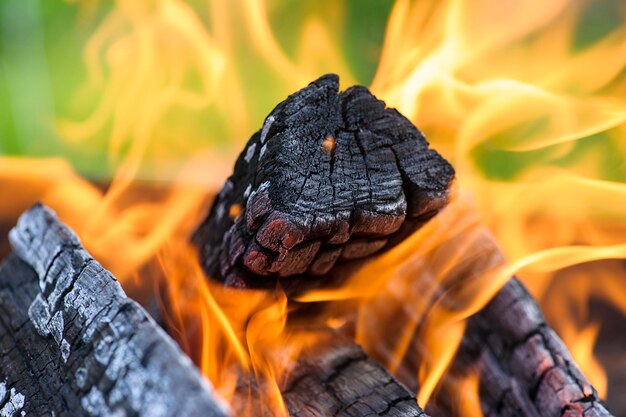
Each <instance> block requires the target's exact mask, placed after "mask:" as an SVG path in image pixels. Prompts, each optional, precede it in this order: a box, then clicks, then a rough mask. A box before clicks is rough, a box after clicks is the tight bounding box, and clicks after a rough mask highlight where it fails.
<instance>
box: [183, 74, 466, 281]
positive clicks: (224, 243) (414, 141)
mask: <svg viewBox="0 0 626 417" xmlns="http://www.w3.org/2000/svg"><path fill="white" fill-rule="evenodd" d="M338 89H339V79H338V77H337V76H336V75H325V76H323V77H321V78H319V79H318V80H316V81H314V82H313V83H311V84H310V85H309V86H307V87H306V88H303V89H302V90H300V91H298V92H296V93H294V94H292V95H291V96H289V97H288V98H287V99H286V100H285V101H283V102H282V103H280V104H279V105H278V106H276V108H275V109H274V110H273V111H272V112H271V113H270V115H269V116H268V117H267V119H266V120H265V124H264V125H263V127H262V129H261V130H260V131H258V132H257V133H255V134H254V135H253V136H252V138H250V140H249V141H248V143H247V145H246V148H245V150H244V151H243V152H242V153H241V155H240V156H239V158H238V160H237V162H236V164H235V170H234V173H233V175H232V176H231V177H230V178H229V180H228V181H227V182H226V185H225V186H224V188H223V189H222V191H221V193H220V194H219V196H218V197H217V199H216V201H215V202H214V204H213V208H212V209H211V212H210V214H209V216H208V218H207V219H206V220H205V222H204V223H203V224H202V226H200V228H199V229H198V230H197V232H196V233H195V236H194V240H195V242H196V243H197V245H198V246H199V248H200V252H201V258H202V261H203V263H204V267H205V269H206V272H207V274H208V275H210V276H211V277H213V278H215V279H219V280H222V281H224V282H225V283H226V284H227V285H232V286H239V287H271V286H273V285H275V283H276V280H277V279H280V278H283V277H305V276H306V277H309V280H308V281H309V282H311V281H314V282H319V281H320V280H322V279H324V280H329V279H337V278H341V276H343V275H345V273H343V272H341V271H344V270H345V269H346V268H349V267H351V266H354V265H355V264H358V263H359V262H360V261H362V260H363V259H366V258H368V257H369V256H371V255H373V254H376V253H381V252H383V251H385V250H387V249H389V248H391V247H392V246H393V245H395V244H396V243H398V242H399V241H400V240H402V239H403V238H404V237H406V236H407V235H408V234H410V233H411V232H412V231H414V230H415V229H416V228H418V227H419V226H420V225H422V224H423V223H424V222H426V221H427V220H428V219H429V218H431V217H432V216H434V215H435V214H436V213H437V212H438V211H439V209H441V208H442V207H443V206H444V205H445V204H446V202H447V201H448V194H449V192H448V188H449V185H450V182H451V181H452V179H453V176H454V171H453V169H452V167H451V166H450V165H449V164H448V163H447V162H446V161H445V160H444V159H443V158H442V157H441V156H440V155H439V154H438V153H437V152H436V151H434V150H432V149H428V143H427V142H426V140H425V139H424V137H423V135H422V134H421V133H420V131H419V130H417V129H416V128H415V126H413V124H411V122H410V121H408V120H407V119H406V118H405V117H403V116H402V115H401V114H400V113H398V112H397V111H396V110H394V109H389V108H385V104H384V103H383V102H382V101H380V100H377V99H376V98H375V97H374V96H373V95H372V94H371V93H370V92H369V91H368V90H367V89H366V88H365V87H358V86H357V87H352V88H350V89H348V90H346V91H344V92H341V93H339V91H338ZM282 281H283V282H282V284H283V286H288V287H290V286H292V284H290V283H289V282H288V281H292V280H291V279H289V280H282ZM299 281H301V282H299V283H297V284H294V286H295V287H296V288H297V289H302V286H303V285H304V284H303V282H305V280H299Z"/></svg>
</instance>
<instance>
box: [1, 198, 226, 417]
mask: <svg viewBox="0 0 626 417" xmlns="http://www.w3.org/2000/svg"><path fill="white" fill-rule="evenodd" d="M10 242H11V246H12V248H13V254H12V255H10V256H9V258H8V259H7V260H6V261H5V262H4V263H3V264H2V266H1V267H0V414H1V415H3V416H19V415H36V416H44V415H57V416H70V415H71V416H75V415H89V416H110V415H133V416H170V415H181V416H225V415H226V412H225V409H224V408H223V405H222V404H221V402H220V401H219V400H218V399H217V398H216V397H215V396H214V394H213V392H212V388H211V387H210V385H209V383H208V382H207V381H206V380H204V379H203V377H202V376H201V375H200V373H199V372H198V371H197V369H196V368H194V366H193V365H192V363H191V361H190V360H189V359H188V358H187V356H186V355H184V354H183V353H182V352H181V351H180V349H179V348H178V347H177V346H176V344H175V343H174V342H173V341H172V340H171V339H170V338H169V337H168V336H167V335H166V334H165V332H164V331H163V330H162V329H161V328H160V327H159V326H158V325H156V323H155V322H154V321H153V320H152V319H151V318H150V317H149V316H148V314H147V313H146V312H145V310H143V308H141V307H140V306H139V305H138V304H137V303H136V302H134V301H132V300H130V299H129V298H127V297H126V295H125V294H124V292H123V290H122V288H121V286H120V285H119V283H118V282H117V280H116V279H115V278H114V277H113V276H112V275H111V274H110V273H109V272H108V271H106V270H105V269H104V268H103V267H102V266H101V265H100V264H98V263H97V262H96V261H95V260H94V259H93V258H92V257H91V256H90V255H89V254H88V253H87V252H86V251H85V250H84V249H83V248H82V247H81V245H80V242H79V240H78V239H77V237H76V236H75V235H74V234H73V233H72V232H71V231H70V230H69V229H68V228H67V227H65V226H63V225H62V224H61V223H59V221H58V220H57V218H56V217H55V215H54V214H53V213H52V212H51V211H50V210H48V209H46V208H44V207H42V206H40V205H38V206H35V207H34V208H32V209H31V210H30V211H28V212H26V213H25V214H24V215H23V216H22V217H21V218H20V220H19V222H18V224H17V226H16V227H15V228H14V229H13V230H12V231H11V233H10Z"/></svg>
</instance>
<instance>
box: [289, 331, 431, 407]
mask: <svg viewBox="0 0 626 417" xmlns="http://www.w3.org/2000/svg"><path fill="white" fill-rule="evenodd" d="M282 394H283V398H284V400H285V404H286V406H287V409H288V410H289V414H290V416H291V417H324V416H336V417H364V416H370V417H374V416H389V417H400V416H402V417H427V416H426V414H425V413H424V412H423V411H422V409H421V408H420V407H419V406H418V405H417V400H416V398H415V395H414V394H413V393H412V392H410V391H409V390H407V388H406V387H404V386H403V385H402V384H400V383H399V382H398V381H396V380H395V378H394V377H393V376H392V375H391V374H390V373H389V372H388V371H387V370H386V369H385V368H383V367H382V366H381V365H380V364H379V363H378V362H376V361H374V360H373V359H371V358H369V357H368V356H367V355H366V354H365V352H364V351H363V349H361V347H360V346H358V345H357V344H355V343H354V342H352V341H350V340H348V339H346V338H345V337H342V336H340V335H338V334H336V333H330V332H329V333H328V334H327V335H326V336H325V337H322V338H321V340H319V341H318V343H316V344H315V346H314V347H312V348H311V349H310V350H308V351H305V352H304V353H303V354H302V355H301V356H300V357H299V359H298V364H297V366H296V367H295V369H294V370H293V372H292V373H291V374H290V377H289V381H288V382H287V385H286V387H285V388H284V389H283V390H282Z"/></svg>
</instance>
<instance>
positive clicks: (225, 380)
mask: <svg viewBox="0 0 626 417" xmlns="http://www.w3.org/2000/svg"><path fill="white" fill-rule="evenodd" d="M197 3H199V2H192V1H190V2H185V1H183V0H118V1H117V2H115V4H114V5H113V6H112V7H105V8H104V9H103V10H104V11H103V13H101V14H97V13H95V12H94V10H95V9H97V8H98V7H99V6H101V5H99V4H98V2H92V1H85V2H77V4H75V5H72V6H68V7H76V8H78V10H79V11H80V13H79V16H80V17H81V19H83V20H85V21H89V22H91V23H92V24H93V25H95V26H96V29H95V31H93V33H91V34H90V35H89V38H88V40H87V42H86V44H85V47H84V62H83V65H84V66H85V69H86V79H85V80H84V84H83V86H82V88H80V89H78V90H77V91H73V92H72V94H73V100H72V105H71V106H70V110H68V111H67V114H60V115H49V116H50V117H51V118H54V119H53V120H51V121H50V122H51V124H53V125H54V129H55V131H56V132H57V134H58V136H59V137H60V138H61V139H62V140H63V143H64V144H65V145H66V146H68V147H74V148H75V149H79V150H80V149H88V148H89V147H93V146H96V144H102V143H104V144H105V147H106V148H107V150H108V151H107V158H108V161H107V166H109V167H112V169H113V170H114V172H115V174H114V176H113V178H109V179H105V181H100V182H99V183H98V184H94V182H90V181H88V180H87V179H85V178H83V177H81V175H79V174H78V173H77V172H76V171H75V170H74V169H73V168H72V166H71V164H70V163H69V162H67V161H66V160H64V159H63V158H60V157H55V158H35V157H9V156H4V157H2V159H0V195H2V197H3V201H11V203H10V204H4V205H3V207H2V208H1V209H0V216H1V219H2V221H3V222H4V223H6V224H12V223H14V220H15V219H16V218H17V216H18V215H19V213H20V212H21V211H23V210H24V209H25V208H26V207H28V206H29V205H31V204H32V203H34V202H35V201H37V200H42V201H43V202H44V203H46V204H47V205H49V206H50V207H52V208H53V209H54V210H55V211H56V212H57V213H58V215H59V217H60V218H61V219H62V220H63V221H64V222H66V223H67V224H68V225H69V226H71V227H72V228H73V229H74V230H75V231H76V233H77V235H78V236H80V238H81V240H82V242H83V243H84V245H85V246H86V247H87V249H88V250H89V251H90V252H91V253H92V254H93V255H94V257H95V258H96V259H97V260H98V261H100V262H101V263H102V264H103V265H104V266H105V267H106V268H108V269H110V270H111V271H112V272H113V273H114V274H115V275H116V276H117V277H118V278H119V279H120V280H121V281H122V284H123V286H124V288H125V289H126V290H127V291H128V292H129V294H130V295H131V296H135V297H136V298H138V299H139V300H143V301H146V302H148V301H149V300H150V299H151V298H153V294H156V299H157V300H158V305H159V306H160V312H161V314H162V316H163V319H164V321H165V322H166V324H167V326H168V330H169V331H170V333H171V334H172V335H173V336H174V337H175V338H176V339H177V340H178V342H179V343H180V345H181V346H182V348H183V349H184V350H185V351H186V352H187V353H188V354H189V355H190V356H191V357H192V358H193V360H194V361H195V363H196V364H197V365H198V367H200V369H201V370H202V372H203V373H204V374H205V375H206V376H207V377H208V378H209V379H210V380H211V382H212V383H213V384H214V385H215V387H216V389H217V390H218V392H219V393H220V394H221V395H222V396H223V397H224V398H225V399H226V400H227V401H231V402H232V404H233V407H235V408H236V410H237V412H238V414H237V415H259V414H255V412H257V411H258V409H259V408H258V407H259V405H258V403H256V402H255V401H257V400H255V399H252V398H246V394H247V393H248V392H251V391H252V389H253V388H247V389H244V390H242V389H241V384H242V382H241V381H244V383H243V384H244V385H245V383H247V382H246V381H248V382H249V381H251V378H250V376H255V377H256V382H254V389H257V388H258V390H260V392H261V402H262V403H263V404H264V407H265V409H266V410H267V411H266V413H268V415H269V414H273V415H277V416H282V415H287V410H286V408H285V405H284V402H283V400H282V397H281V394H280V388H281V387H282V384H284V382H285V378H286V377H287V375H288V373H289V371H290V369H291V365H293V363H294V362H295V361H296V360H297V358H298V355H299V354H300V352H301V351H302V350H303V349H305V348H306V347H307V346H309V345H311V344H314V343H315V339H316V336H315V331H314V330H315V329H316V328H324V327H330V328H333V329H340V330H341V329H346V332H349V333H353V334H354V337H355V338H356V340H357V341H358V342H359V343H360V344H361V345H362V346H363V347H364V348H365V350H366V351H367V352H368V353H369V354H370V355H372V356H373V357H375V358H376V359H378V360H379V361H380V362H382V363H383V364H384V365H385V366H386V367H387V368H388V369H390V370H391V371H392V372H394V374H396V375H397V376H399V378H400V379H401V380H402V381H403V382H405V381H408V382H405V383H406V384H407V385H408V386H411V387H413V388H415V389H416V390H417V394H418V401H419V403H420V405H421V406H425V405H426V404H427V402H428V401H429V399H430V398H431V397H432V395H433V393H434V392H435V391H436V388H437V386H438V384H439V383H440V381H441V380H442V378H445V372H446V369H447V366H448V364H449V362H450V361H451V359H452V357H453V356H454V353H455V350H456V347H457V345H458V343H459V341H460V339H461V336H462V334H463V331H464V328H465V324H464V320H465V319H466V318H467V317H469V316H470V315H472V314H473V313H475V312H477V311H478V310H480V309H481V308H482V307H483V306H484V305H485V304H486V303H487V302H488V301H489V299H490V298H491V297H492V296H493V295H494V294H495V293H496V292H497V291H498V289H499V288H500V287H501V286H502V285H503V284H504V283H505V282H506V280H507V279H508V278H510V277H511V276H512V275H514V274H516V275H518V276H519V277H520V278H521V279H522V280H523V281H524V282H525V283H526V285H527V286H528V287H529V288H530V289H531V291H532V292H533V294H534V295H535V296H536V297H537V298H538V299H539V300H540V301H543V304H542V307H543V308H544V310H545V312H546V315H547V317H548V319H549V320H550V323H551V324H552V325H553V326H554V328H555V329H556V330H557V331H558V332H559V334H560V336H561V337H562V338H563V340H564V341H565V342H566V344H567V345H568V347H569V349H570V350H571V353H572V355H573V356H574V358H575V359H576V361H577V362H578V363H579V365H580V366H581V367H582V370H583V372H584V373H585V375H586V376H587V377H588V378H589V380H590V382H591V383H592V384H594V385H595V387H596V388H597V389H598V390H599V393H600V395H601V396H602V397H604V396H606V394H607V388H608V387H607V376H606V372H605V370H604V369H603V368H602V366H601V364H600V362H599V361H598V359H597V358H595V357H594V356H593V347H594V344H595V341H596V337H597V335H598V332H599V330H600V329H601V327H602V323H601V322H597V321H591V319H590V316H589V314H587V312H588V309H589V307H588V306H589V303H590V300H591V299H592V298H594V299H600V300H603V301H604V302H606V303H608V304H610V305H612V306H614V307H615V308H616V309H617V310H619V311H621V312H622V313H623V314H626V295H624V294H625V291H624V288H626V273H625V272H626V271H624V265H625V264H624V262H623V261H618V260H622V259H624V258H626V212H625V211H624V210H623V208H624V202H626V184H624V182H625V181H626V160H625V155H626V145H625V144H626V141H625V140H624V137H626V100H625V99H624V97H625V93H626V77H625V74H626V9H625V8H624V6H623V5H622V4H621V3H620V2H607V4H612V5H613V6H614V7H615V10H614V11H613V12H612V14H613V15H614V16H613V17H614V19H616V23H615V24H614V25H613V27H610V28H606V30H605V31H603V32H601V33H594V34H593V35H592V36H590V37H587V38H586V39H585V40H584V41H583V40H581V39H580V36H579V32H580V31H581V30H583V29H585V27H586V26H585V25H588V24H589V23H588V19H591V17H589V16H593V13H597V11H595V10H594V9H593V8H594V7H596V8H597V7H598V5H597V4H595V3H594V2H590V1H574V0H571V1H569V0H557V1H550V2H545V1H539V0H521V1H518V2H516V5H515V7H512V6H511V5H510V4H509V3H507V2H503V1H501V0H479V1H471V2H470V1H461V0H444V1H441V0H418V1H409V0H397V1H396V2H395V3H394V5H393V8H392V10H391V13H390V15H389V20H388V22H387V27H386V32H385V34H384V40H383V42H382V45H381V50H380V60H379V63H378V68H377V71H376V74H375V76H374V78H373V80H372V81H371V85H370V87H371V89H372V92H373V93H374V94H376V95H377V96H378V97H379V98H381V99H383V100H385V101H386V103H387V105H388V106H390V107H396V108H397V109H398V110H399V111H400V112H402V113H403V114H404V115H405V116H406V117H408V118H409V119H410V120H411V121H412V122H413V123H414V124H415V125H416V126H418V127H419V128H420V129H421V130H422V131H424V133H425V134H426V136H427V138H428V140H429V141H430V143H431V146H432V147H433V148H435V149H437V150H438V151H439V152H440V153H442V154H443V156H445V157H446V158H447V159H448V160H450V162H451V163H452V164H453V165H454V166H455V169H456V171H457V184H456V197H455V199H454V201H453V202H452V203H451V205H450V206H449V207H448V208H447V209H445V210H444V211H443V212H442V213H441V214H440V215H439V216H437V217H436V218H434V219H433V220H432V221H431V222H429V223H428V224H427V225H426V226H425V227H424V228H422V229H420V230H419V231H417V232H416V233H415V234H414V235H413V236H411V237H410V238H409V239H407V240H406V241H405V242H403V243H402V244H401V245H399V246H397V247H396V248H394V249H393V250H392V251H390V252H388V253H387V254H385V255H383V256H381V257H378V258H377V259H375V260H374V261H372V262H371V263H369V264H368V265H366V266H365V267H364V268H362V269H361V270H359V271H358V272H357V273H356V274H355V275H354V276H353V277H352V278H351V279H350V280H349V281H348V282H346V283H345V284H344V285H343V286H342V287H340V288H337V289H332V290H329V289H319V290H314V291H311V292H308V293H306V294H303V295H301V296H300V297H299V298H298V300H297V301H298V303H294V304H293V305H292V303H288V300H287V298H286V296H285V294H283V293H282V291H280V290H277V291H275V292H264V291H258V290H255V291H251V290H250V291H240V290H233V289H228V288H223V287H222V286H221V285H220V284H218V283H214V282H212V281H210V280H207V279H206V277H205V276H204V274H203V272H202V270H201V268H200V265H199V263H198V260H197V258H196V252H195V250H194V249H193V248H192V247H191V246H190V243H189V236H190V234H191V233H192V232H193V230H194V228H195V227H196V226H197V225H198V224H199V222H200V221H201V219H202V217H203V216H204V215H205V213H206V210H207V208H208V205H209V203H210V200H211V197H212V196H213V195H214V194H215V193H216V192H217V191H219V187H221V185H222V184H223V182H224V180H225V179H226V177H227V176H228V175H229V174H230V173H231V170H232V163H233V161H234V158H235V156H236V154H237V153H238V151H239V150H240V149H241V145H242V144H243V143H244V142H245V140H247V138H248V137H249V136H250V135H251V134H252V133H253V132H254V131H256V130H257V129H258V128H259V126H261V120H262V118H263V116H264V115H265V114H267V113H268V111H269V109H270V108H271V106H273V105H274V104H275V103H277V102H278V101H280V100H281V99H282V98H284V97H286V96H287V95H288V94H289V93H291V92H293V91H295V90H297V89H299V88H301V87H303V86H304V85H306V84H307V83H308V82H310V81H312V80H313V79H315V78H316V77H317V76H319V75H320V74H323V73H325V72H334V73H338V74H339V75H340V76H341V80H342V82H343V83H345V85H352V84H355V83H357V80H358V77H357V76H356V75H355V74H353V73H352V72H353V71H352V69H351V66H350V65H349V64H348V63H347V60H346V58H345V57H346V51H345V50H344V49H343V48H344V46H345V45H346V42H345V40H344V39H343V38H342V36H343V35H342V34H343V32H342V31H341V30H339V28H340V27H342V24H343V22H344V20H345V19H346V10H347V7H346V4H344V2H341V1H337V2H332V3H325V4H324V6H323V7H322V6H320V5H313V4H310V5H308V6H307V7H303V8H302V9H299V11H300V12H301V14H302V15H301V16H299V17H298V24H297V26H296V32H295V33H293V35H292V36H293V39H291V40H290V42H289V44H290V47H289V48H285V47H284V46H282V43H283V42H284V41H285V39H281V38H280V37H279V36H278V35H277V33H278V32H279V30H278V29H279V28H278V26H279V25H280V21H279V20H276V19H272V16H273V15H274V14H278V13H279V12H280V8H281V3H283V2H266V1H263V0H246V1H241V2H231V1H226V0H211V1H208V2H203V3H202V4H201V5H199V4H197ZM284 3H288V2H284ZM596 3H597V2H596ZM613 3H614V4H613ZM316 4H317V3H316ZM613 6H611V7H613ZM94 22H95V23H94ZM77 24H80V22H78V23H77ZM283 37H284V36H283ZM252 60H254V63H251V61H252ZM261 84H262V86H261ZM261 88H262V91H261ZM270 90H271V94H268V93H266V91H270ZM198 114H201V115H202V117H199V116H188V115H198ZM330 139H332V138H330ZM330 142H332V143H330ZM324 146H325V147H328V150H329V152H330V151H332V149H333V148H334V139H332V140H330V141H329V143H326V142H325V143H324ZM103 183H106V185H104V186H103V185H102V184H103ZM240 212H241V208H240V207H231V208H230V211H229V214H230V215H231V216H238V215H239V214H240ZM312 302H327V304H328V305H327V308H326V309H325V313H324V314H323V315H319V317H318V318H317V319H316V320H315V322H313V323H311V322H310V321H309V322H308V323H307V325H306V326H304V325H301V324H298V323H299V322H298V321H295V322H294V324H292V323H291V321H288V318H289V317H291V315H293V314H295V313H297V312H298V310H299V309H302V308H306V307H307V304H308V303H312ZM573 311H575V312H576V313H575V314H574V313H573ZM390 323H392V325H390ZM347 329H350V330H347ZM417 336H419V338H417ZM417 339H419V340H420V341H421V343H420V344H419V345H417V344H416V343H415V340H417ZM477 387H478V379H477V378H476V377H470V378H468V379H467V380H466V381H464V382H463V383H459V384H458V387H457V389H458V392H457V397H458V407H459V414H465V415H477V414H476V413H477V412H478V411H477V409H479V403H478V399H477ZM242 396H243V397H242Z"/></svg>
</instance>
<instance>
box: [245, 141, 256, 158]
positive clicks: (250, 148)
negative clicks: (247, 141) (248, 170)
mask: <svg viewBox="0 0 626 417" xmlns="http://www.w3.org/2000/svg"><path fill="white" fill-rule="evenodd" d="M255 150H256V143H253V144H252V145H250V146H248V149H247V150H246V156H245V157H244V159H245V160H246V162H247V163H250V161H252V157H253V156H254V151H255Z"/></svg>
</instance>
